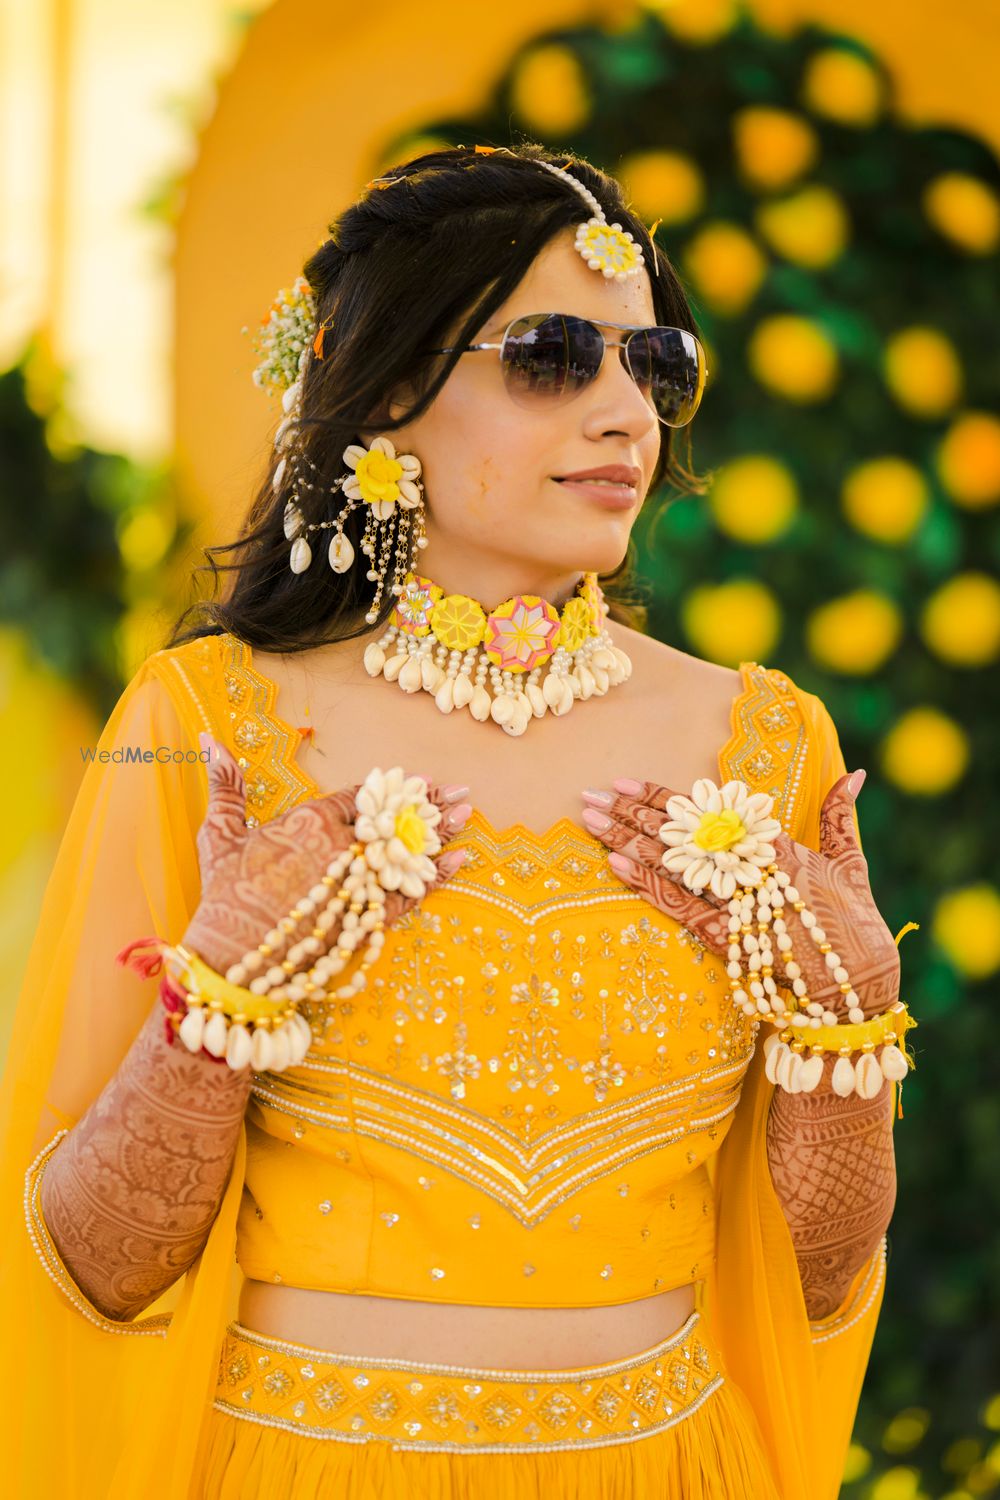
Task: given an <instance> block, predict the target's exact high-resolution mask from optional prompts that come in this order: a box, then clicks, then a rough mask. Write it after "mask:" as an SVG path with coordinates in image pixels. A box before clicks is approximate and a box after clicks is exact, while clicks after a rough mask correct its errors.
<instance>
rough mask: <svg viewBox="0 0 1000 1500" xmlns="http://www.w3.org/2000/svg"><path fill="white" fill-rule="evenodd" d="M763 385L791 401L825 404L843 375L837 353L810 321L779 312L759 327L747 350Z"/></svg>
mask: <svg viewBox="0 0 1000 1500" xmlns="http://www.w3.org/2000/svg"><path fill="white" fill-rule="evenodd" d="M747 357H748V361H749V364H750V368H751V370H752V371H753V373H754V375H755V376H756V377H757V379H758V380H759V381H760V383H761V385H764V386H767V388H768V389H769V390H772V391H775V392H776V393H777V394H778V395H779V396H784V397H785V399H786V400H788V401H798V402H810V401H822V400H823V399H824V397H826V396H828V395H829V394H830V392H831V391H832V390H833V387H834V385H835V384H836V382H837V376H838V374H839V373H840V367H839V361H838V358H837V351H836V349H835V348H834V346H833V344H832V343H831V341H830V339H829V338H828V337H827V335H826V334H825V333H824V332H823V330H822V329H821V328H820V327H819V326H818V324H816V323H813V322H812V321H811V320H810V319H809V318H800V317H797V316H796V315H795V314H792V313H779V314H776V315H775V316H774V317H771V318H765V319H764V321H763V322H762V323H760V324H758V326H757V328H756V329H755V330H754V333H753V335H752V337H751V339H750V342H749V345H748V348H747Z"/></svg>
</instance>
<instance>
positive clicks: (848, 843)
mask: <svg viewBox="0 0 1000 1500" xmlns="http://www.w3.org/2000/svg"><path fill="white" fill-rule="evenodd" d="M865 774H866V773H865V772H864V771H854V772H852V773H851V775H850V776H848V775H846V774H845V775H843V776H840V777H838V778H837V780H836V781H835V782H834V783H833V786H832V787H831V788H830V790H829V791H828V792H827V794H826V796H825V797H824V799H823V806H822V807H821V808H820V814H819V839H820V843H819V849H820V853H821V854H825V855H826V856H827V858H829V859H835V858H836V857H837V856H838V855H842V854H854V855H856V856H857V858H858V859H859V860H861V861H864V862H865V864H867V861H865V857H864V855H863V853H862V852H861V842H860V839H859V837H858V830H857V827H856V824H855V814H854V802H855V798H856V797H857V794H858V792H859V791H860V790H861V787H862V784H863V782H864V779H865Z"/></svg>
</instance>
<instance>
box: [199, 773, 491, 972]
mask: <svg viewBox="0 0 1000 1500" xmlns="http://www.w3.org/2000/svg"><path fill="white" fill-rule="evenodd" d="M214 749H215V754H214V755H213V758H212V760H211V762H210V764H209V773H208V775H209V801H208V809H207V811H206V814H205V818H204V821H203V822H202V825H201V828H200V829H199V832H198V859H199V864H200V867H201V883H202V893H201V901H200V902H199V905H198V909H197V911H196V912H195V914H194V916H193V917H192V919H191V922H190V924H189V926H188V929H187V931H186V933H185V934H184V937H183V939H182V941H183V943H184V946H185V947H187V948H190V949H192V950H193V951H194V952H195V953H197V954H198V956H199V957H200V958H201V959H203V960H204V962H205V963H207V964H208V965H209V966H210V967H211V968H213V969H215V970H216V971H217V972H218V973H223V974H224V973H225V971H226V970H227V969H228V968H229V967H230V966H231V965H232V964H235V963H238V962H239V960H240V959H241V958H242V957H243V955H244V954H245V953H247V952H248V951H250V950H252V949H254V948H256V947H257V945H258V943H260V942H261V941H262V940H263V937H264V934H265V933H266V932H268V931H269V930H270V929H271V928H272V927H274V926H275V924H276V923H277V922H278V921H280V919H281V918H282V917H284V916H286V915H287V913H288V911H289V909H290V908H291V907H292V906H293V904H294V902H295V901H296V900H298V899H299V898H301V897H302V896H304V895H305V894H306V892H307V891H308V890H310V889H311V887H312V886H314V885H316V884H317V882H318V881H319V880H320V879H321V878H322V876H323V875H324V874H325V872H326V869H327V866H328V865H329V864H330V863H331V861H332V860H334V859H335V858H336V857H337V855H338V854H340V853H342V852H343V851H344V850H345V849H347V848H349V847H350V845H351V844H352V843H353V842H354V820H355V818H356V817H357V804H356V802H355V796H356V794H357V792H358V791H359V789H360V788H359V787H358V786H352V787H346V788H344V789H343V790H342V791H339V792H332V793H330V794H328V795H327V796H324V797H316V798H312V799H310V800H309V801H306V802H300V803H297V804H296V806H294V807H292V808H289V810H288V811H287V812H285V813H282V814H281V816H280V817H277V818H272V819H270V820H269V821H268V822H266V823H263V824H260V825H259V826H258V827H255V828H248V827H247V826H246V821H245V820H246V811H245V808H246V791H245V787H244V784H243V775H242V773H241V771H240V768H239V766H238V765H237V764H236V761H235V760H234V759H233V757H232V755H231V754H230V753H229V751H228V750H227V749H226V748H225V746H220V745H218V744H215V746H214ZM427 796H428V800H429V801H431V802H433V803H434V804H435V806H437V807H439V808H440V809H441V812H442V819H441V823H440V824H439V825H438V834H439V837H440V838H441V839H442V842H443V841H444V840H445V839H446V838H447V837H448V836H449V835H453V834H456V833H458V832H459V831H460V830H461V828H462V827H463V826H464V823H465V819H466V817H467V816H468V813H469V811H470V809H469V806H468V804H467V803H464V804H462V805H460V806H458V807H454V806H452V805H451V804H450V803H449V801H448V798H447V796H446V794H445V793H444V792H443V791H442V790H441V789H440V788H436V787H429V788H428V792H427ZM464 857H465V851H464V850H442V851H441V852H440V853H439V854H437V855H436V856H435V862H436V864H437V867H438V873H439V878H438V881H437V884H438V885H439V884H441V883H442V882H443V881H444V880H446V879H447V878H448V877H449V876H450V875H453V874H454V873H455V871H456V870H457V869H458V867H459V865H460V864H461V863H462V860H463V859H464ZM433 888H434V887H432V889H433ZM415 904H416V903H415V900H414V898H412V897H406V896H403V895H402V894H401V893H400V892H398V891H388V892H386V900H385V921H386V925H387V926H391V925H392V924H393V923H394V922H397V921H398V920H399V918H400V917H401V916H402V915H403V914H404V912H406V911H408V910H409V909H410V908H411V907H412V906H414V905H415ZM340 930H341V929H340V926H339V925H335V926H334V927H333V928H331V930H330V932H329V933H328V934H327V935H326V940H325V941H326V948H327V949H329V948H334V947H336V943H337V936H338V934H339V932H340Z"/></svg>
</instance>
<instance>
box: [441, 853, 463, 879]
mask: <svg viewBox="0 0 1000 1500" xmlns="http://www.w3.org/2000/svg"><path fill="white" fill-rule="evenodd" d="M465 855H466V851H465V850H464V849H453V850H452V851H451V853H450V854H445V855H443V856H442V863H445V861H447V865H446V869H447V873H448V874H449V875H454V873H455V871H456V870H457V869H459V867H460V866H461V865H463V864H464V863H465Z"/></svg>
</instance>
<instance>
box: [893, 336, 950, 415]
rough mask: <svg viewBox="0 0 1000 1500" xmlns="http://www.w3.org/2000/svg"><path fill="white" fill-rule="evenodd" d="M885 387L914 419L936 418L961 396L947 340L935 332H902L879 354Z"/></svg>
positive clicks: (948, 340)
mask: <svg viewBox="0 0 1000 1500" xmlns="http://www.w3.org/2000/svg"><path fill="white" fill-rule="evenodd" d="M883 370H884V373H885V379H886V384H887V385H888V387H889V389H890V391H891V392H892V394H893V396H895V398H896V400H897V401H898V403H899V405H900V406H902V407H903V408H904V410H905V411H908V412H912V414H913V415H914V416H916V417H939V416H941V415H942V414H943V413H944V412H946V411H948V410H949V409H950V408H951V407H952V406H954V405H955V402H956V401H958V400H959V399H960V397H961V395H962V367H961V365H960V364H959V360H958V355H957V354H956V353H955V348H954V345H953V344H952V343H951V340H950V339H948V338H946V337H945V335H944V334H943V333H941V332H939V330H938V329H936V328H921V327H913V328H903V329H901V330H900V332H899V333H895V334H893V335H892V337H891V338H890V339H889V340H888V342H887V344H886V346H885V352H884V354H883Z"/></svg>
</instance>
